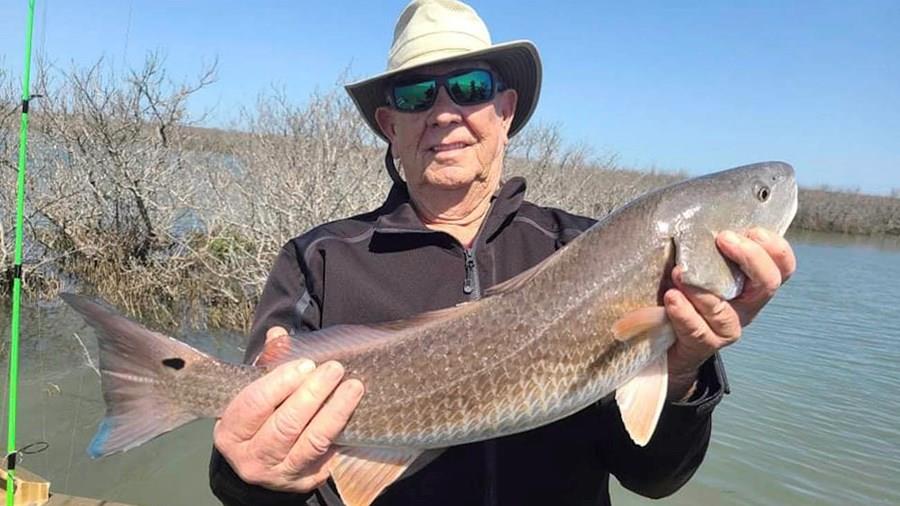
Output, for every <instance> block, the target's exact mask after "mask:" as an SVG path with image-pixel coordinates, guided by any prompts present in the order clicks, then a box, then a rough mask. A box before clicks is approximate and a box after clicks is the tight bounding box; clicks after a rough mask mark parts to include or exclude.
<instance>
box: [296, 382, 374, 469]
mask: <svg viewBox="0 0 900 506" xmlns="http://www.w3.org/2000/svg"><path fill="white" fill-rule="evenodd" d="M364 390H365V389H364V388H363V384H362V382H360V381H359V380H355V379H350V380H347V381H344V382H343V383H341V385H340V386H338V388H337V389H335V391H334V394H333V395H332V396H331V398H329V399H328V401H327V402H326V403H325V405H323V406H322V409H320V410H319V412H318V413H316V415H315V417H313V419H312V421H310V422H309V424H308V425H307V426H306V430H304V431H303V433H302V434H301V435H300V437H299V438H298V439H297V442H296V444H295V445H294V447H293V448H291V451H290V453H289V454H288V456H287V458H285V465H287V466H289V468H291V469H304V468H306V467H307V466H308V465H309V464H310V463H312V462H313V461H315V460H317V459H323V458H324V457H326V456H327V455H328V452H329V451H330V449H331V445H332V444H333V443H334V440H335V439H336V438H337V437H338V435H340V433H341V431H343V430H344V426H346V425H347V422H348V421H349V420H350V416H351V415H352V414H353V410H354V409H356V406H357V405H358V404H359V401H360V399H362V396H363V392H364Z"/></svg>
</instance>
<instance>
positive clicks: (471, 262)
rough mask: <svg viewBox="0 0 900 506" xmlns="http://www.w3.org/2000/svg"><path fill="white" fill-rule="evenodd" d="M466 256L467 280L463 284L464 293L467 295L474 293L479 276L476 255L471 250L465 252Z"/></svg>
mask: <svg viewBox="0 0 900 506" xmlns="http://www.w3.org/2000/svg"><path fill="white" fill-rule="evenodd" d="M464 252H465V254H466V280H465V282H464V283H463V293H465V294H466V295H468V294H470V293H472V292H473V291H474V290H475V276H476V275H477V274H476V272H475V255H474V254H473V253H472V251H471V250H469V249H466V250H464Z"/></svg>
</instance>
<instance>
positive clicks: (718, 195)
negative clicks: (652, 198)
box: [657, 162, 797, 299]
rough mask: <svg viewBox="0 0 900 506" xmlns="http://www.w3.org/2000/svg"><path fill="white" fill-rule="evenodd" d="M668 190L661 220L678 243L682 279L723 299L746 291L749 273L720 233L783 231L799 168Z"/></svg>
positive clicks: (768, 166)
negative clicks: (722, 245)
mask: <svg viewBox="0 0 900 506" xmlns="http://www.w3.org/2000/svg"><path fill="white" fill-rule="evenodd" d="M666 193H667V194H668V195H667V198H665V199H662V200H661V202H662V204H661V205H660V208H659V210H658V212H657V224H658V228H660V229H661V230H665V231H666V232H667V233H668V234H669V237H671V240H672V241H673V243H674V246H675V263H676V264H677V265H679V266H680V267H681V269H682V281H683V282H684V283H685V284H687V285H691V286H694V287H697V288H701V289H703V290H706V291H709V292H712V293H714V294H716V295H718V296H719V297H722V298H724V299H733V298H734V297H736V296H737V295H738V294H740V293H741V290H743V282H744V275H743V273H742V272H741V271H740V269H739V268H738V267H737V266H736V265H735V264H733V263H732V262H731V261H729V260H727V259H726V258H725V257H724V256H722V254H721V252H720V251H719V250H718V247H717V246H716V236H717V235H718V234H719V233H720V232H722V231H725V230H731V231H734V232H736V233H738V234H740V233H743V232H746V231H747V230H749V229H751V228H755V227H761V228H764V229H766V230H769V231H771V232H773V233H777V234H778V235H784V233H785V231H787V228H788V226H789V225H790V223H791V221H792V220H793V219H794V215H795V214H796V212H797V181H796V179H795V177H794V169H793V167H791V166H790V165H788V164H786V163H783V162H764V163H757V164H753V165H746V166H743V167H737V168H734V169H730V170H726V171H722V172H717V173H713V174H709V175H706V176H702V177H698V178H695V179H691V180H688V181H685V182H683V183H680V184H676V185H674V186H671V187H669V188H667V189H666Z"/></svg>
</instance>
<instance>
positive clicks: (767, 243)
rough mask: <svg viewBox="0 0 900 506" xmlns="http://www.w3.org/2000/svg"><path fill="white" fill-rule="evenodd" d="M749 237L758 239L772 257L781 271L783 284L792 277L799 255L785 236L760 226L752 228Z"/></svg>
mask: <svg viewBox="0 0 900 506" xmlns="http://www.w3.org/2000/svg"><path fill="white" fill-rule="evenodd" d="M747 237H749V238H750V239H752V240H754V241H756V243H757V244H759V245H760V246H762V247H763V249H765V250H766V252H767V253H768V254H769V256H770V257H772V260H773V261H774V262H775V265H777V266H778V270H779V271H780V272H781V283H782V284H784V283H785V282H786V281H787V280H788V279H790V277H791V276H792V275H793V274H794V272H795V271H796V270H797V257H796V256H795V255H794V249H793V248H791V245H790V243H788V242H787V240H785V238H784V237H781V236H780V235H778V234H773V233H772V232H769V231H768V230H766V229H764V228H759V227H756V228H753V229H751V230H750V231H749V232H748V233H747Z"/></svg>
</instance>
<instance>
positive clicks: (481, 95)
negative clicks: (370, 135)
mask: <svg viewBox="0 0 900 506" xmlns="http://www.w3.org/2000/svg"><path fill="white" fill-rule="evenodd" d="M440 86H443V87H444V89H445V90H447V94H448V95H450V99H451V100H453V102H454V103H456V104H457V105H475V104H482V103H484V102H488V101H490V100H492V99H493V98H494V95H496V94H497V92H498V91H503V85H502V83H500V81H499V80H498V79H495V78H494V74H493V73H491V71H490V70H485V69H466V70H458V71H455V72H451V73H449V74H444V75H440V76H410V77H409V78H405V79H401V80H398V81H396V82H394V83H393V84H392V85H391V86H390V88H389V90H388V100H389V102H390V104H391V106H392V107H393V108H394V109H397V110H398V111H403V112H419V111H426V110H428V109H430V108H431V106H432V105H434V101H435V100H436V99H437V95H438V88H439V87H440Z"/></svg>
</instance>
